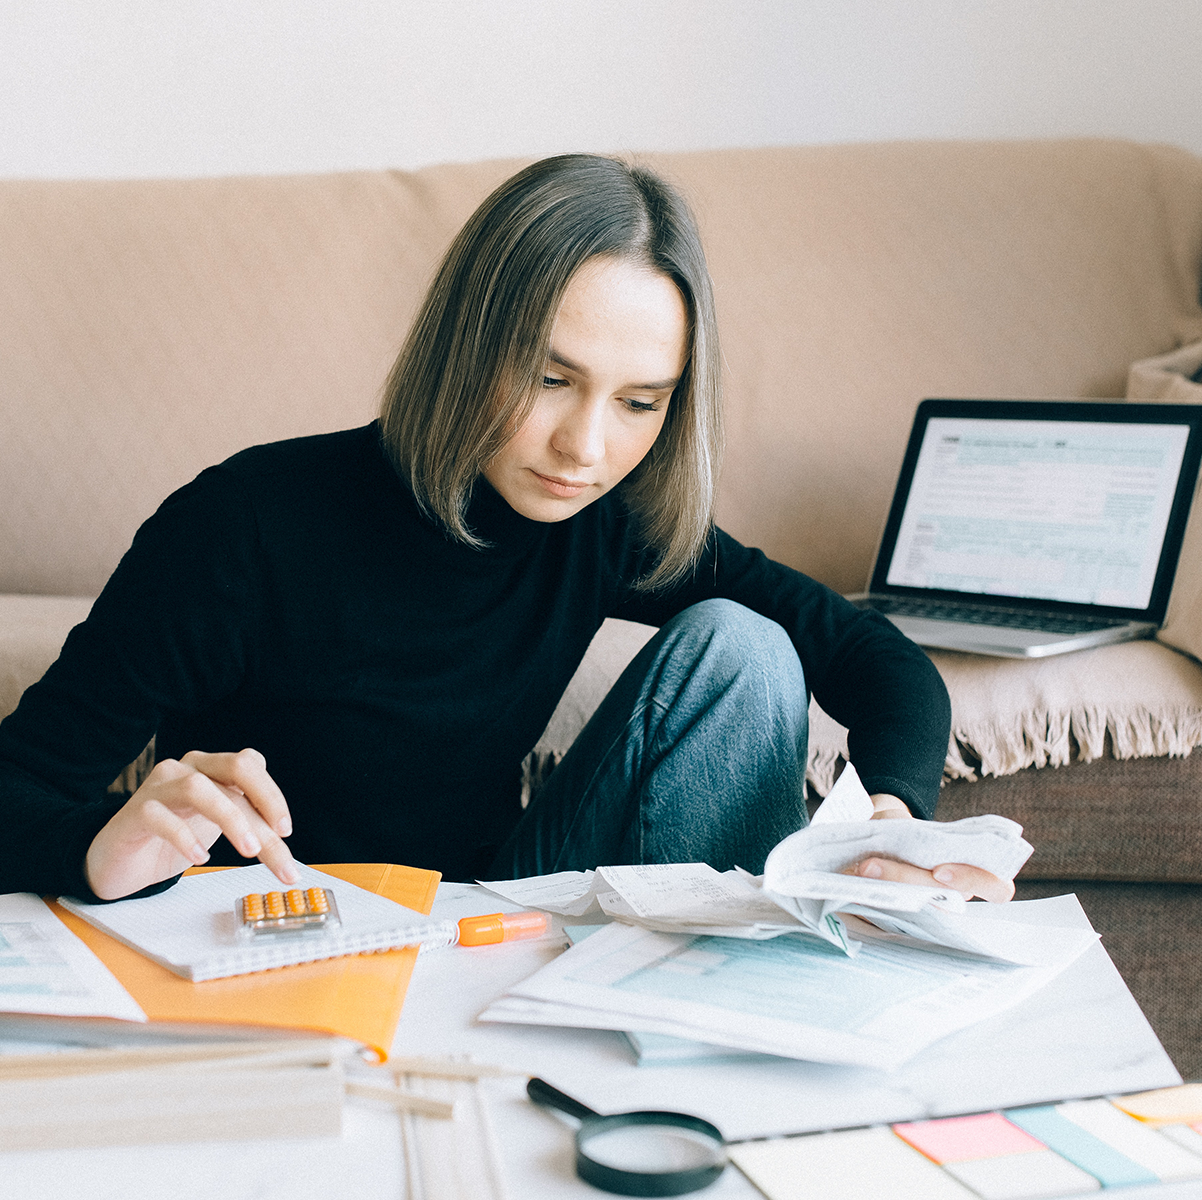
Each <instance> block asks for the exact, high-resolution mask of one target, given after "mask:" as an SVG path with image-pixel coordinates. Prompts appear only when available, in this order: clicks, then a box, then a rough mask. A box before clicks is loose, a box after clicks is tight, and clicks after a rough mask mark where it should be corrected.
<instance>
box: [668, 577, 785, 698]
mask: <svg viewBox="0 0 1202 1200" xmlns="http://www.w3.org/2000/svg"><path fill="white" fill-rule="evenodd" d="M670 624H671V625H672V626H678V628H679V629H680V631H681V633H687V635H688V636H690V637H692V638H698V639H702V640H704V641H705V642H706V644H707V651H708V652H709V653H710V654H711V655H718V656H721V657H722V658H723V659H724V660H726V661H727V662H728V664H729V668H730V669H731V670H746V669H751V670H754V671H755V672H756V673H757V674H760V675H764V674H767V675H773V676H780V677H781V680H782V682H783V683H786V684H788V685H790V686H794V687H796V688H797V689H798V690H801V691H804V688H805V679H804V676H803V674H802V669H801V661H800V659H798V657H797V651H796V650H795V649H794V647H793V643H792V642H791V641H790V640H789V635H788V634H787V633H786V632H785V630H784V628H783V627H782V626H781V625H779V624H778V623H777V622H776V621H773V620H772V619H771V618H770V617H765V616H761V615H760V614H759V613H757V612H753V611H752V610H751V609H750V608H748V607H747V606H746V605H743V604H739V603H738V602H737V601H735V600H725V599H716V600H702V601H700V602H699V603H697V604H694V605H692V606H691V607H689V608H686V609H685V610H684V612H682V613H679V614H678V615H677V616H675V617H674V618H673V619H672V621H671V622H670Z"/></svg>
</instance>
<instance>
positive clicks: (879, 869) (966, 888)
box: [847, 792, 1014, 903]
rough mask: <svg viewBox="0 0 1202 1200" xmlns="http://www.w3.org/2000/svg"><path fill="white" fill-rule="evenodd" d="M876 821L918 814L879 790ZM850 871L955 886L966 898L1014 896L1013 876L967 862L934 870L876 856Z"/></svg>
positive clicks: (897, 880)
mask: <svg viewBox="0 0 1202 1200" xmlns="http://www.w3.org/2000/svg"><path fill="white" fill-rule="evenodd" d="M872 806H873V808H874V810H875V811H874V812H873V814H872V819H873V820H874V821H888V820H894V819H902V820H905V819H907V818H909V819H911V820H912V819H913V816H914V814H913V813H911V812H910V810H909V809H908V808H907V807H906V805H905V803H904V802H903V801H902V800H900V799H899V798H898V797H897V796H890V795H888V794H887V793H883V792H878V793H877V794H876V795H874V796H873V797H872ZM847 873H848V874H849V875H859V876H861V877H862V878H864V879H887V880H891V881H892V882H894V883H917V884H920V885H921V886H923V887H950V888H955V890H956V891H958V892H959V893H960V894H961V895H962V896H963V897H964V899H965V900H971V899H972V898H973V897H974V896H980V897H981V899H982V900H992V901H994V902H996V903H1002V902H1004V901H1006V900H1009V899H1011V898H1012V897H1013V896H1014V883H1013V881H1012V880H1009V879H999V878H998V877H997V876H996V875H991V874H990V873H989V872H988V871H983V870H981V868H980V867H971V866H969V865H968V864H967V863H944V864H942V865H941V866H938V867H936V868H935V869H934V870H933V871H924V870H923V869H922V868H921V867H915V866H913V865H912V864H910V863H904V862H897V861H895V860H894V859H891V858H881V857H879V856H875V857H873V858H866V859H864V861H863V862H859V863H856V864H855V866H853V867H848V868H847Z"/></svg>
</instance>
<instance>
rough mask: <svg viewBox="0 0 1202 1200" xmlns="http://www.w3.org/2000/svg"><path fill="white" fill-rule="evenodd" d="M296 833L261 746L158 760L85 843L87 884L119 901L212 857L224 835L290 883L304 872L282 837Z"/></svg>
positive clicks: (106, 898) (239, 848)
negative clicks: (105, 823) (143, 781)
mask: <svg viewBox="0 0 1202 1200" xmlns="http://www.w3.org/2000/svg"><path fill="white" fill-rule="evenodd" d="M291 832H292V817H291V815H290V814H289V812H288V804H287V801H285V799H284V794H283V792H281V791H280V789H279V788H278V787H277V786H276V783H275V780H273V779H272V778H271V776H270V775H269V774H268V773H267V760H266V759H265V758H264V757H263V755H261V754H260V753H259V752H258V751H257V750H243V751H241V752H239V753H237V754H205V753H202V752H201V751H199V750H193V751H191V752H189V753H188V754H185V755H184V757H183V758H182V759H180V760H178V761H177V760H175V759H166V760H164V761H163V762H160V763H158V764H157V765H156V766H155V768H154V770H152V771H151V772H150V774H149V775H148V776H147V778H146V782H145V783H143V784H142V786H141V787H140V788H138V790H137V791H136V792H134V794H133V795H132V796H131V797H130V798H129V800H128V801H127V802H126V803H125V804H124V805H123V806H122V807H121V809H120V810H118V812H117V813H116V815H115V816H114V817H113V818H112V820H110V821H109V823H108V824H107V825H105V827H104V828H103V829H102V830H101V831H100V832H99V833H98V834H97V835H96V837H95V838H93V840H92V844H91V846H89V847H88V854H87V860H86V864H85V873H86V876H87V880H88V885H89V886H90V887H91V889H92V891H93V892H95V893H96V895H97V896H99V897H100V898H101V899H102V900H118V899H120V898H121V897H122V896H129V895H132V894H133V893H134V892H138V891H141V890H142V888H145V887H149V886H150V885H151V884H154V883H161V882H162V881H163V880H164V879H170V878H171V877H172V876H173V875H178V874H179V873H180V872H181V871H183V870H185V869H186V868H188V867H195V866H199V865H200V864H201V863H204V862H207V861H208V857H209V847H210V846H212V844H213V843H214V842H215V841H216V840H217V839H218V837H220V836H221V834H225V836H226V837H227V838H228V839H229V840H230V842H231V843H232V844H233V846H234V848H235V849H236V850H237V851H238V853H239V854H242V855H244V856H245V857H247V858H258V859H260V860H261V861H262V862H263V863H265V864H266V865H267V866H268V867H270V868H271V870H272V871H273V872H274V873H275V875H276V877H277V878H278V879H279V880H280V881H281V882H282V883H285V884H293V883H296V881H297V879H298V878H299V876H298V875H297V871H296V861H295V860H294V859H293V857H292V852H291V851H290V850H289V849H288V847H287V846H286V845H285V844H284V842H283V841H282V840H281V839H282V838H285V837H287V836H288V835H289V834H290V833H291Z"/></svg>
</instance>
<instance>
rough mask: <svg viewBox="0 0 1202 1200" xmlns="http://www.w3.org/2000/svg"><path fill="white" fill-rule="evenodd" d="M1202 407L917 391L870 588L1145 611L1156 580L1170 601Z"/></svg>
mask: <svg viewBox="0 0 1202 1200" xmlns="http://www.w3.org/2000/svg"><path fill="white" fill-rule="evenodd" d="M1149 409H1151V410H1152V411H1151V414H1150V415H1149V413H1148V410H1149ZM1099 410H1101V411H1099ZM1200 414H1202V407H1195V406H1188V407H1187V406H1178V405H1135V404H1125V403H1122V404H1108V405H1101V404H1096V403H1080V404H1078V403H1064V402H1042V401H1027V402H1019V401H977V402H971V401H925V402H924V404H923V405H922V406H920V408H919V417H918V418H917V420H916V422H915V428H914V431H913V433H912V436H911V443H910V447H909V449H908V450H907V455H906V462H905V464H904V466H903V471H902V478H901V480H900V481H899V485H898V493H897V495H896V496H895V497H894V511H893V512H892V513H891V514H890V523H889V527H887V529H886V539H885V542H883V543H882V547H881V551H882V554H881V556H880V557H879V558H878V563H877V570H876V572H875V575H874V579H873V584H872V589H873V590H874V591H878V590H882V589H881V588H880V586H879V585H881V584H883V585H884V589H883V590H886V591H893V590H894V589H898V590H900V591H902V592H903V593H905V594H917V593H928V594H929V593H932V592H934V593H939V594H941V595H945V596H946V595H948V594H961V595H964V594H967V595H973V596H980V597H986V596H992V597H998V598H1003V599H1007V600H1015V599H1017V600H1019V601H1020V602H1021V601H1024V600H1025V601H1035V602H1043V603H1046V602H1049V601H1051V602H1053V603H1058V604H1065V605H1072V606H1074V607H1079V606H1082V605H1086V606H1100V607H1103V608H1106V609H1109V610H1121V611H1123V612H1126V613H1136V612H1139V613H1143V612H1146V611H1147V610H1149V608H1150V607H1152V605H1153V599H1154V596H1155V595H1156V593H1157V588H1158V583H1159V584H1161V585H1162V586H1161V588H1160V591H1162V592H1164V596H1163V599H1164V601H1165V602H1166V603H1167V586H1168V584H1171V576H1172V567H1173V566H1175V563H1176V555H1177V551H1178V549H1179V545H1180V538H1181V534H1182V532H1183V530H1184V523H1185V517H1186V514H1187V513H1188V505H1189V500H1190V497H1191V495H1192V492H1193V480H1194V476H1195V475H1196V473H1197V459H1198V442H1199V437H1198V427H1199V417H1200ZM1099 417H1101V418H1103V419H1098V418H1099ZM1191 438H1192V443H1191ZM1187 450H1189V451H1190V452H1191V453H1190V454H1189V455H1188V458H1189V459H1192V471H1191V473H1190V474H1189V478H1188V479H1185V478H1184V476H1183V468H1184V467H1187V466H1190V463H1189V462H1187ZM1182 493H1184V495H1182ZM1170 535H1172V536H1170ZM1173 540H1175V542H1176V545H1175V546H1174V545H1167V544H1168V543H1171V542H1172V541H1173ZM1166 548H1167V549H1169V550H1170V552H1171V553H1170V554H1169V556H1168V557H1169V558H1170V559H1171V565H1170V566H1169V568H1168V573H1169V579H1168V582H1167V584H1165V583H1164V581H1163V579H1162V578H1161V577H1162V576H1163V574H1164V572H1163V571H1162V570H1161V567H1162V560H1163V559H1164V558H1165V557H1166V556H1165V555H1164V553H1163V551H1164V550H1165V549H1166ZM1161 615H1163V613H1162V614H1161ZM1157 619H1159V618H1157Z"/></svg>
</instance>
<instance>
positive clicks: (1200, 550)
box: [1127, 342, 1202, 659]
mask: <svg viewBox="0 0 1202 1200" xmlns="http://www.w3.org/2000/svg"><path fill="white" fill-rule="evenodd" d="M1200 369H1202V342H1194V343H1192V344H1191V345H1189V346H1182V347H1181V348H1180V349H1177V350H1173V351H1171V352H1170V353H1168V354H1161V355H1157V356H1156V357H1155V358H1145V359H1141V360H1140V361H1139V362H1136V363H1132V365H1131V369H1130V371H1129V372H1128V373H1127V399H1128V400H1164V401H1167V402H1170V403H1175V404H1202V384H1199V383H1195V382H1194V380H1193V378H1191V377H1192V376H1196V375H1197V374H1198V371H1199V370H1200ZM1199 497H1202V476H1199V479H1198V487H1197V489H1196V490H1195V492H1194V504H1193V508H1192V509H1191V510H1190V519H1189V524H1188V525H1187V526H1186V527H1185V540H1184V541H1183V542H1182V544H1181V558H1180V560H1179V562H1178V564H1177V577H1176V578H1175V579H1174V580H1173V594H1172V595H1171V596H1170V597H1169V610H1168V612H1167V613H1166V614H1165V621H1164V626H1163V627H1162V628H1161V630H1160V632H1159V633H1158V634H1157V635H1156V636H1157V638H1158V639H1159V640H1160V641H1162V642H1164V643H1165V645H1167V646H1174V647H1175V648H1176V649H1178V650H1184V651H1185V652H1186V653H1187V654H1192V655H1193V656H1194V657H1195V658H1199V659H1202V500H1200V499H1199Z"/></svg>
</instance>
